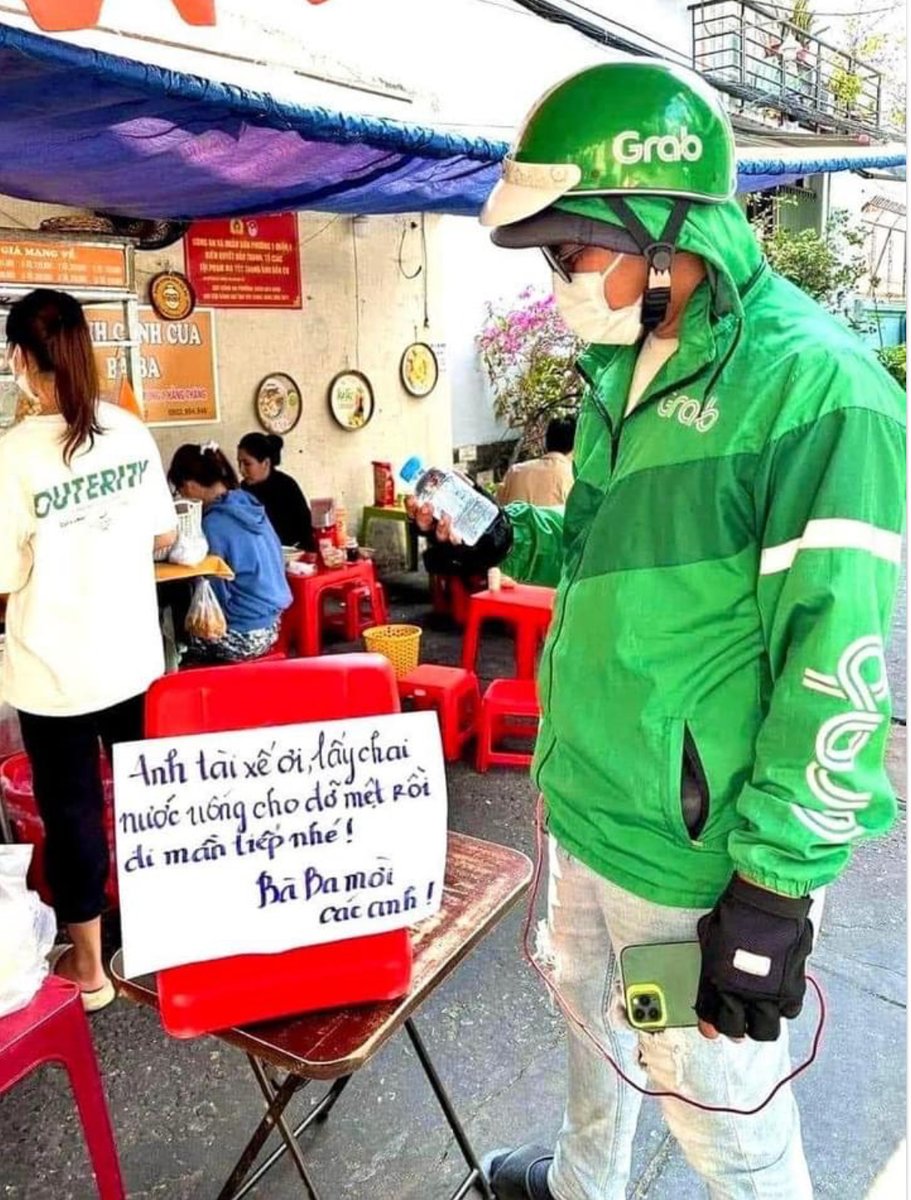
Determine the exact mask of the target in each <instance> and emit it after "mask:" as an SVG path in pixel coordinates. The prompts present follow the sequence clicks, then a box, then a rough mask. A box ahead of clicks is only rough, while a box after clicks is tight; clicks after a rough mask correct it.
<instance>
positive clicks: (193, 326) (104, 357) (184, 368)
mask: <svg viewBox="0 0 911 1200" xmlns="http://www.w3.org/2000/svg"><path fill="white" fill-rule="evenodd" d="M85 315H86V320H87V321H88V322H89V330H90V332H91V334H92V341H93V342H94V344H95V357H96V361H97V363H98V373H99V375H100V378H101V394H102V396H103V397H104V399H106V400H110V401H112V402H113V403H115V404H116V403H117V401H118V398H119V395H120V385H121V382H122V380H123V379H124V378H126V377H127V374H128V370H127V362H128V353H127V352H128V348H129V344H130V343H129V339H128V337H127V331H126V323H125V321H124V317H123V313H122V312H121V311H120V310H119V309H117V308H114V307H113V306H110V305H93V306H88V307H86V309H85ZM139 370H140V377H141V380H142V408H143V413H144V416H145V420H146V422H147V424H149V425H199V424H204V423H207V422H211V421H217V420H218V380H217V372H216V354H215V325H214V321H213V316H212V311H211V309H205V308H197V309H195V310H194V312H193V313H191V314H190V316H189V317H187V318H186V319H185V320H183V321H164V320H162V319H161V318H160V317H159V316H158V315H157V314H156V313H155V311H154V309H152V308H150V307H146V306H141V307H140V309H139Z"/></svg>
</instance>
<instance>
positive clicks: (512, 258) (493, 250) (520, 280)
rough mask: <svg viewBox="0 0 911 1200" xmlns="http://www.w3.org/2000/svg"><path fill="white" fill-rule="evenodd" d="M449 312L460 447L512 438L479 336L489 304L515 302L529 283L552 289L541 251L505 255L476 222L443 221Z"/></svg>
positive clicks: (467, 219)
mask: <svg viewBox="0 0 911 1200" xmlns="http://www.w3.org/2000/svg"><path fill="white" fill-rule="evenodd" d="M440 262H441V269H442V271H443V277H444V285H443V302H442V303H443V312H442V319H443V322H444V326H445V331H446V341H447V359H448V362H449V371H450V390H451V394H452V440H453V445H454V446H465V445H483V444H485V443H487V442H495V441H498V440H499V439H501V438H503V437H506V436H510V434H509V431H508V430H507V429H506V428H505V427H504V426H503V425H501V424H500V423H499V422H498V421H496V419H495V418H494V415H493V406H492V403H491V400H490V395H489V392H488V387H487V381H486V379H485V377H484V373H483V370H482V368H481V364H480V359H479V357H478V352H477V348H476V346H475V337H476V336H477V334H478V333H479V332H480V330H481V326H482V324H483V322H484V317H485V311H484V304H485V301H488V300H490V301H492V302H497V301H498V300H501V299H502V300H507V301H510V300H513V299H515V298H516V297H517V296H518V294H519V292H521V291H522V289H523V288H525V287H527V286H528V285H529V284H533V285H535V286H539V287H541V288H542V289H547V288H549V286H550V273H549V271H548V270H547V266H546V264H545V262H544V259H543V258H542V257H541V255H540V253H539V252H538V251H537V250H501V249H498V248H497V247H496V246H494V245H493V244H492V242H491V241H490V231H489V230H487V229H484V228H482V227H481V225H479V224H478V222H477V221H476V220H475V219H474V218H473V217H443V219H442V221H441V225H440Z"/></svg>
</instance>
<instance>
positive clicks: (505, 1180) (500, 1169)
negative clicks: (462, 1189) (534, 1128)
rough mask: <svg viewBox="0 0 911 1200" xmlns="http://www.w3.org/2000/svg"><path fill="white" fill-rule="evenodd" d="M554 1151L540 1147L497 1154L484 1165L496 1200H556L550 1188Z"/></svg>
mask: <svg viewBox="0 0 911 1200" xmlns="http://www.w3.org/2000/svg"><path fill="white" fill-rule="evenodd" d="M553 1161H554V1156H553V1151H552V1150H544V1149H543V1148H542V1147H541V1146H520V1147H519V1148H518V1149H517V1150H494V1151H493V1152H492V1153H491V1154H488V1155H486V1157H485V1158H484V1160H483V1161H482V1163H481V1166H482V1167H483V1169H484V1173H485V1175H486V1176H487V1178H488V1179H489V1180H490V1186H491V1187H492V1188H493V1193H494V1195H495V1196H496V1197H497V1200H554V1196H553V1192H551V1190H550V1188H549V1187H548V1186H547V1172H548V1171H549V1170H550V1164H551V1163H552V1162H553Z"/></svg>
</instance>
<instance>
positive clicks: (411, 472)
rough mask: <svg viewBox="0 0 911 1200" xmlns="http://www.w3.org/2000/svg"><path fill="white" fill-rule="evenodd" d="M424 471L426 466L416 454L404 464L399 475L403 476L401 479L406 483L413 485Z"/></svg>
mask: <svg viewBox="0 0 911 1200" xmlns="http://www.w3.org/2000/svg"><path fill="white" fill-rule="evenodd" d="M423 469H424V464H423V463H422V462H421V460H420V459H419V458H418V456H417V455H416V454H415V455H413V456H412V457H411V458H409V459H408V461H407V462H406V463H404V464H403V465H402V469H401V470H400V471H399V475H401V477H402V478H403V479H404V480H405V482H406V483H413V482H414V480H415V479H417V477H418V476H419V475H420V473H421V471H423Z"/></svg>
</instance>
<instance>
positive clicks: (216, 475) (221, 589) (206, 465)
mask: <svg viewBox="0 0 911 1200" xmlns="http://www.w3.org/2000/svg"><path fill="white" fill-rule="evenodd" d="M168 480H169V481H170V483H171V484H172V485H173V486H174V487H175V488H176V489H177V491H178V492H180V494H181V496H183V497H184V498H185V499H187V500H201V501H202V504H203V515H202V528H203V533H204V534H205V535H206V538H207V539H208V542H209V549H210V550H211V552H212V553H213V554H217V555H218V556H219V557H220V558H223V559H224V560H225V562H226V563H227V564H228V566H229V567H230V568H231V570H232V571H233V572H234V578H233V579H231V580H226V579H210V580H209V582H210V583H211V584H212V589H213V591H214V592H215V595H216V597H217V598H218V602H219V604H220V605H221V607H222V610H223V612H224V614H225V620H226V621H227V625H228V629H227V633H226V634H225V635H224V636H223V637H221V638H219V639H217V640H215V641H205V640H203V639H201V638H196V637H191V638H190V653H191V655H192V657H193V658H197V659H204V660H207V661H214V662H238V661H240V660H241V659H248V658H258V657H259V656H260V655H261V654H265V653H266V651H268V650H269V649H271V647H272V646H274V645H275V642H276V641H277V640H278V626H279V619H280V617H281V614H282V612H283V611H284V610H285V609H286V608H287V607H288V605H289V604H290V603H291V591H290V589H289V587H288V581H287V580H286V579H285V567H284V562H283V560H282V549H281V546H280V544H279V541H278V537H277V536H276V533H275V530H274V529H273V528H272V526H271V525H270V524H269V518H268V517H267V516H266V510H265V509H264V508H263V506H262V505H261V504H260V502H259V501H258V500H256V499H254V498H253V496H249V495H247V493H246V492H243V491H241V490H240V488H239V487H238V485H237V476H236V475H235V474H234V468H233V467H232V466H231V464H230V463H229V462H228V460H227V459H226V458H225V456H224V455H223V454H222V452H221V451H220V450H219V449H218V447H217V446H216V445H215V443H214V442H210V443H208V444H207V445H206V446H197V445H193V444H189V443H188V444H187V445H184V446H181V447H180V449H179V450H177V452H176V453H175V455H174V457H173V459H172V460H171V466H170V468H169V470H168Z"/></svg>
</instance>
